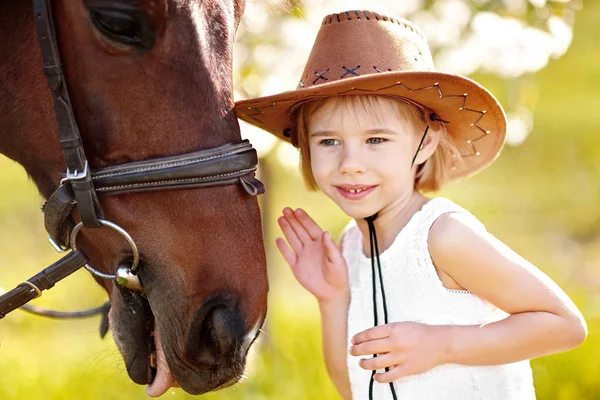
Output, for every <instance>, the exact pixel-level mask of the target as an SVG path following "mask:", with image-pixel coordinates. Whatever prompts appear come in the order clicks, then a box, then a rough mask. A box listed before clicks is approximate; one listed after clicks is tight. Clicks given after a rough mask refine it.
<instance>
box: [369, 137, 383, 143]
mask: <svg viewBox="0 0 600 400" xmlns="http://www.w3.org/2000/svg"><path fill="white" fill-rule="evenodd" d="M383 142H387V140H386V139H384V138H379V137H374V138H369V139H368V140H367V143H369V144H380V143H383Z"/></svg>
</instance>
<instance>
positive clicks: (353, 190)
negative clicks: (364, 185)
mask: <svg viewBox="0 0 600 400" xmlns="http://www.w3.org/2000/svg"><path fill="white" fill-rule="evenodd" d="M363 190H365V189H356V190H355V189H350V190H349V192H350V193H360V192H362V191H363Z"/></svg>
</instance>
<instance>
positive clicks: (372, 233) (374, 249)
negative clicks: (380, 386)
mask: <svg viewBox="0 0 600 400" xmlns="http://www.w3.org/2000/svg"><path fill="white" fill-rule="evenodd" d="M430 118H431V119H432V120H436V119H437V120H439V118H437V116H436V115H435V114H431V116H430ZM428 131H429V124H427V127H426V128H425V133H424V134H423V137H422V138H421V142H420V143H419V146H418V147H417V152H416V153H415V156H414V157H413V160H412V163H411V165H410V167H411V168H412V167H413V166H414V165H415V161H416V159H417V155H418V154H419V151H420V150H421V146H422V145H423V142H424V141H425V137H426V136H427V132H428ZM378 214H379V213H375V214H373V215H371V216H370V217H367V218H365V221H367V224H368V225H369V243H370V247H371V278H372V279H371V282H372V288H373V289H372V290H373V326H377V325H379V318H378V315H377V314H378V313H377V279H376V274H375V261H377V275H378V276H379V287H380V290H381V300H382V303H383V323H384V324H386V325H387V324H388V311H387V302H386V300H385V290H384V287H383V275H382V273H381V261H380V259H379V244H378V242H377V231H376V230H375V220H376V219H377V215H378ZM375 357H377V354H373V358H375ZM389 370H390V369H389V367H386V368H385V372H388V371H389ZM375 372H376V371H375V370H373V372H372V373H371V379H370V381H369V400H373V383H374V379H373V378H374V376H375ZM389 385H390V391H391V392H392V398H393V399H394V400H397V399H398V397H397V396H396V390H395V389H394V383H393V382H390V383H389Z"/></svg>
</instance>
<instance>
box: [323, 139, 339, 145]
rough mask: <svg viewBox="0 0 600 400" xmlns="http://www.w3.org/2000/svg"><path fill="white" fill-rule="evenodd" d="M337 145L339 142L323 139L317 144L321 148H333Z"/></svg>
mask: <svg viewBox="0 0 600 400" xmlns="http://www.w3.org/2000/svg"><path fill="white" fill-rule="evenodd" d="M339 143H340V142H339V141H338V140H335V139H323V140H321V141H320V142H319V144H320V145H322V146H335V145H336V144H339Z"/></svg>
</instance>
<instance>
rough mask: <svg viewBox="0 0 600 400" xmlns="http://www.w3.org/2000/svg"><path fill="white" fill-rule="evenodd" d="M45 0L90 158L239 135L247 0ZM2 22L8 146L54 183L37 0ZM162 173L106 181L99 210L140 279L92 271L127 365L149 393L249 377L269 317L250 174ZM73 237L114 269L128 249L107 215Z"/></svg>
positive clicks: (56, 165)
mask: <svg viewBox="0 0 600 400" xmlns="http://www.w3.org/2000/svg"><path fill="white" fill-rule="evenodd" d="M48 4H49V5H50V7H51V10H52V14H53V16H54V18H53V21H54V28H55V31H56V39H57V44H58V51H59V53H60V58H61V59H62V69H63V70H64V77H65V80H66V83H67V86H68V89H69V96H70V101H71V105H72V110H73V113H74V117H75V119H76V121H77V125H78V126H79V131H80V132H81V138H82V143H83V148H84V149H85V155H86V157H87V160H88V162H89V166H90V168H91V169H92V170H98V169H105V168H109V167H111V166H115V165H120V164H124V163H132V162H137V161H144V160H149V159H156V158H160V157H169V156H174V155H179V154H185V153H190V152H195V151H198V150H200V149H207V148H212V147H215V146H220V145H223V144H226V143H237V142H240V140H241V137H240V131H239V126H238V122H237V119H236V116H235V113H234V112H233V111H232V106H233V89H232V49H233V39H234V35H235V32H236V29H237V26H238V24H239V21H240V18H241V15H242V14H243V11H244V0H235V1H225V0H203V1H200V0H139V1H133V0H128V1H127V0H121V1H118V0H52V1H49V3H48ZM0 37H1V38H2V41H0V54H2V58H1V59H0V81H1V82H2V84H3V90H2V91H1V92H0V126H1V128H0V152H1V153H2V154H5V155H6V156H8V157H9V158H12V159H13V160H15V161H17V162H18V163H20V164H21V165H22V166H23V167H24V168H25V170H26V171H27V173H28V175H29V176H30V177H31V179H32V180H33V181H34V182H35V184H36V185H37V187H38V189H39V191H40V193H41V194H42V195H43V196H44V197H46V198H48V197H49V196H50V195H51V194H52V193H53V192H54V191H55V190H56V189H57V187H59V185H60V181H61V178H62V177H63V176H64V172H65V170H66V166H65V160H64V157H63V152H62V150H61V147H60V146H59V131H58V128H57V121H56V116H55V111H54V106H53V96H52V91H51V90H50V88H49V86H48V82H47V81H46V77H45V76H44V72H43V70H42V57H41V55H40V49H39V47H40V46H39V43H38V37H37V34H36V27H35V15H34V13H33V10H32V6H31V4H30V3H29V2H25V1H22V0H5V1H3V2H2V4H0ZM4 87H5V88H6V89H4ZM166 189H167V190H161V191H150V192H133V193H125V194H120V195H115V196H108V195H107V196H102V195H100V196H99V199H100V200H99V202H100V205H101V207H102V210H103V212H104V218H105V219H107V220H110V221H112V222H114V223H116V224H118V225H119V226H121V227H122V228H123V229H125V230H126V231H127V232H128V233H129V234H130V235H131V237H132V238H133V239H134V240H135V242H136V244H137V247H138V249H139V254H140V264H139V267H138V270H137V273H138V275H139V278H140V280H141V282H142V283H143V287H144V293H140V292H136V291H131V290H129V289H126V288H123V287H120V286H119V285H117V284H116V283H115V281H113V280H106V279H101V278H96V279H97V280H98V282H99V283H100V284H101V285H102V286H103V287H104V288H105V289H106V291H107V292H108V294H109V296H110V302H111V307H110V312H109V314H108V315H109V321H110V326H111V329H112V332H113V337H114V340H115V342H116V345H117V348H118V349H119V351H120V352H121V354H122V356H123V359H124V361H125V365H126V368H127V371H128V373H129V376H130V377H131V379H132V380H133V381H134V382H136V383H139V384H150V383H151V385H150V390H149V393H150V394H152V395H159V394H161V393H163V392H164V391H166V390H167V389H168V388H169V387H171V386H176V385H180V386H181V387H182V388H183V389H184V390H185V391H187V392H189V393H192V394H200V393H205V392H207V391H211V390H214V389H217V388H221V387H226V386H229V385H231V384H233V383H235V382H237V381H238V380H239V379H240V378H241V377H242V375H243V372H244V367H245V360H246V354H247V351H248V349H249V347H250V346H251V344H252V342H253V341H254V339H255V338H256V337H257V335H258V332H259V330H260V327H261V325H262V323H263V321H264V317H265V313H266V307H267V287H268V285H267V274H266V260H265V254H264V248H263V242H262V233H261V220H260V212H259V207H258V202H257V200H256V197H253V196H249V195H248V194H247V193H246V191H244V190H243V189H242V188H241V187H240V185H223V186H214V187H201V188H197V187H196V188H189V187H185V186H184V187H178V188H166ZM73 218H74V220H75V221H78V220H79V216H78V214H77V210H75V211H74V213H73ZM77 245H78V247H79V248H81V249H82V250H83V251H85V253H86V254H87V255H88V257H89V260H90V261H89V264H90V265H91V266H93V267H94V268H95V269H97V270H99V271H101V272H104V273H107V274H108V273H114V271H115V270H116V269H117V268H118V267H119V266H121V265H127V264H129V263H131V256H132V255H131V249H130V247H129V245H128V243H127V242H126V241H125V240H123V238H122V237H121V236H120V235H118V233H116V232H113V231H111V230H109V229H104V228H102V229H86V228H84V229H83V230H82V231H81V232H80V233H79V236H78V238H77Z"/></svg>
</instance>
